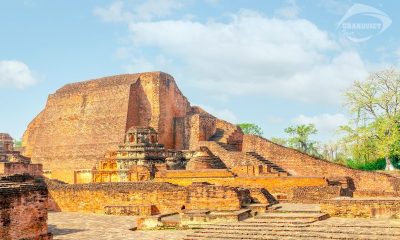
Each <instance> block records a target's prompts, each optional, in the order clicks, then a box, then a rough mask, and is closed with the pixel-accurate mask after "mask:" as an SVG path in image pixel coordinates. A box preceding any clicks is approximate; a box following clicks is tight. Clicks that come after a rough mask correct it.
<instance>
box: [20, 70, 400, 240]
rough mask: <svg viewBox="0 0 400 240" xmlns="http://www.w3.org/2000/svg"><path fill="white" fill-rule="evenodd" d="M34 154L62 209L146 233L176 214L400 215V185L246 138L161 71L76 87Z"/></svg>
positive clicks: (231, 218)
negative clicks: (119, 219) (118, 218)
mask: <svg viewBox="0 0 400 240" xmlns="http://www.w3.org/2000/svg"><path fill="white" fill-rule="evenodd" d="M23 146H24V154H25V155H26V156H28V157H30V158H31V159H32V161H33V163H38V164H43V169H44V175H45V176H46V177H47V178H49V179H53V180H48V186H49V192H50V198H51V200H50V205H51V208H52V209H53V210H57V211H81V212H96V213H105V214H117V215H138V216H151V217H147V218H143V219H142V220H141V221H139V222H140V225H141V226H142V227H143V228H158V227H162V226H165V225H166V224H167V221H166V220H165V219H167V218H168V217H170V216H171V215H174V216H176V215H178V216H179V219H180V221H181V222H180V223H179V224H181V225H182V224H183V225H185V226H191V225H196V224H199V223H204V222H208V223H218V222H221V221H222V222H224V221H226V222H238V221H242V220H244V219H246V218H251V217H253V218H257V217H259V218H261V219H263V218H267V217H271V218H273V217H274V216H280V214H282V215H285V214H287V213H286V212H284V211H283V212H280V213H279V212H278V213H268V212H267V211H268V210H269V209H270V210H271V209H272V210H271V211H274V207H273V205H274V204H275V203H277V202H278V201H279V202H283V203H284V202H290V203H317V204H321V206H323V208H322V209H324V211H325V212H320V211H319V210H318V211H311V212H312V213H310V214H311V215H307V212H301V214H300V213H294V214H295V216H297V215H296V214H298V215H299V216H300V217H299V218H303V217H304V218H305V219H308V218H310V219H312V220H313V221H318V220H322V219H325V218H326V217H329V215H327V213H329V214H330V215H331V216H335V215H337V216H343V215H347V216H377V215H385V214H386V215H388V214H389V215H396V214H400V211H398V209H397V210H396V209H394V208H391V207H390V206H389V205H390V204H394V206H397V205H398V204H399V202H400V199H398V197H399V196H400V191H399V190H400V189H399V188H400V178H398V177H395V176H391V175H388V174H384V173H377V172H365V171H359V170H352V169H349V168H346V167H344V166H341V165H338V164H334V163H331V162H329V161H326V160H323V159H318V158H315V157H312V156H309V155H307V154H304V153H301V152H299V151H297V150H294V149H290V148H286V147H283V146H280V145H278V144H275V143H272V142H271V141H269V140H267V139H264V138H262V137H258V136H253V135H245V134H243V132H242V131H241V129H240V128H239V127H237V126H236V125H234V124H232V123H229V122H226V121H224V120H221V119H218V118H216V117H214V116H212V115H211V114H209V113H207V112H205V111H204V110H202V109H201V108H199V107H195V106H191V105H190V103H189V101H188V100H187V99H186V97H184V96H183V95H182V93H181V92H180V90H179V89H178V87H177V85H176V83H175V81H174V79H173V78H172V76H170V75H168V74H166V73H162V72H152V73H140V74H126V75H118V76H112V77H105V78H100V79H95V80H89V81H85V82H80V83H73V84H68V85H65V86H64V87H62V88H61V89H59V90H57V91H56V92H55V93H54V94H51V95H50V96H49V98H48V100H47V104H46V107H45V108H44V110H43V111H42V112H40V113H39V115H38V116H37V117H36V118H35V119H34V120H33V121H32V122H31V123H30V124H29V126H28V128H27V130H26V132H25V134H24V137H23ZM54 180H56V181H54ZM58 181H62V182H65V183H61V182H58ZM377 183H379V184H377ZM367 197H368V198H371V197H374V198H375V201H372V202H371V201H366V200H365V198H367ZM383 197H386V198H387V197H391V198H392V199H391V200H390V201H389V200H388V199H386V200H382V199H381V198H383ZM341 203H343V205H341ZM355 208H356V209H359V211H354V212H351V211H353V210H354V209H355ZM349 209H353V210H349ZM371 211H373V212H371ZM274 214H275V215H274ZM290 217H293V216H289V218H290ZM163 219H164V220H163ZM168 224H170V223H168ZM168 224H167V225H168ZM193 239H203V238H193Z"/></svg>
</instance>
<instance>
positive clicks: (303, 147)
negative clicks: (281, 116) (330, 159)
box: [285, 124, 320, 156]
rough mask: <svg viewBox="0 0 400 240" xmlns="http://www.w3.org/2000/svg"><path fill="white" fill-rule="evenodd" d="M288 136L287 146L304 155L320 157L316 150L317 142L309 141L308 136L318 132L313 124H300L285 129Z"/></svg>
mask: <svg viewBox="0 0 400 240" xmlns="http://www.w3.org/2000/svg"><path fill="white" fill-rule="evenodd" d="M285 132H286V133H288V134H289V139H288V145H289V146H290V147H292V148H295V149H297V150H299V151H302V152H304V153H307V154H310V155H314V156H320V154H319V153H318V150H317V142H315V141H312V140H310V135H312V134H316V133H317V132H318V131H317V129H316V128H315V126H314V124H307V125H306V124H302V125H297V126H291V127H288V128H286V129H285Z"/></svg>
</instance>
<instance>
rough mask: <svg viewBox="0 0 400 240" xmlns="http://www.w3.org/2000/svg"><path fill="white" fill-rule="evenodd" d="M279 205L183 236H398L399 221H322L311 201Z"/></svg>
mask: <svg viewBox="0 0 400 240" xmlns="http://www.w3.org/2000/svg"><path fill="white" fill-rule="evenodd" d="M280 205H281V206H280ZM280 205H278V206H276V207H275V208H274V209H272V210H270V211H268V212H266V213H264V214H260V215H257V216H255V217H254V218H249V219H246V220H244V221H241V222H236V223H219V224H212V225H202V226H199V228H198V229H196V230H194V232H193V233H190V234H188V235H187V236H186V238H184V239H185V240H206V239H207V240H208V239H214V240H230V239H232V240H233V239H249V240H250V239H258V240H266V239H349V240H350V239H368V240H372V239H374V240H377V239H382V240H383V239H389V240H394V239H400V224H399V225H389V226H387V225H385V224H371V223H367V224H365V223H364V221H362V222H358V223H350V224H349V223H346V222H343V221H341V220H338V219H328V220H325V219H327V218H328V217H329V216H328V215H327V214H325V213H321V212H320V211H319V207H316V206H314V204H280ZM323 220H324V221H323Z"/></svg>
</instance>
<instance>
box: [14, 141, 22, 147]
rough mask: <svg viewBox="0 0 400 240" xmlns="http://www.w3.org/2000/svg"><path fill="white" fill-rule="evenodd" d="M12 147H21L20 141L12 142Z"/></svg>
mask: <svg viewBox="0 0 400 240" xmlns="http://www.w3.org/2000/svg"><path fill="white" fill-rule="evenodd" d="M14 147H15V148H19V147H22V140H21V139H20V140H14Z"/></svg>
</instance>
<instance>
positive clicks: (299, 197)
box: [291, 186, 342, 203]
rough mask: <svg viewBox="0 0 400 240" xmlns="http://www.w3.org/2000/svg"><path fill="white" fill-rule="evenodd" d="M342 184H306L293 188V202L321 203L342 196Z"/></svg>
mask: <svg viewBox="0 0 400 240" xmlns="http://www.w3.org/2000/svg"><path fill="white" fill-rule="evenodd" d="M341 190H342V188H341V186H306V187H295V188H293V198H292V199H291V202H298V203H319V202H321V201H323V200H326V199H331V198H336V197H340V196H341Z"/></svg>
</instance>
